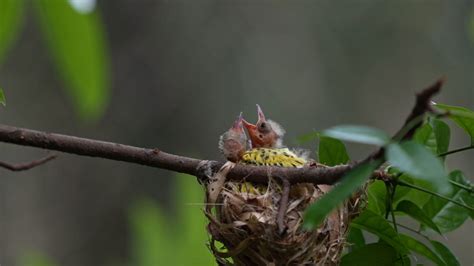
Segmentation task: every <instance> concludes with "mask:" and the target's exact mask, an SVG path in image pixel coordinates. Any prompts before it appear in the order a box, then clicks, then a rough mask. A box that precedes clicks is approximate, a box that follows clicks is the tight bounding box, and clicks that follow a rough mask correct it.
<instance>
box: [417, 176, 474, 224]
mask: <svg viewBox="0 0 474 266" xmlns="http://www.w3.org/2000/svg"><path fill="white" fill-rule="evenodd" d="M449 178H450V179H451V180H453V181H456V182H458V183H461V184H465V185H467V184H469V182H468V180H467V179H466V177H465V176H464V175H463V173H462V172H461V171H458V170H457V171H453V172H451V173H450V175H449ZM444 195H445V196H447V197H449V198H450V199H452V200H454V201H458V202H462V203H464V204H466V205H468V206H471V207H474V197H473V196H472V195H470V194H469V192H468V191H466V190H464V189H462V188H459V187H456V186H454V187H453V189H452V191H451V192H450V193H445V194H444ZM423 211H424V212H425V213H426V215H427V216H428V217H429V218H430V219H431V220H432V221H433V222H434V223H435V224H436V225H437V226H438V228H439V229H440V231H441V232H443V233H445V232H449V231H452V230H454V229H456V228H458V227H459V226H461V225H462V224H463V223H464V222H465V221H466V219H467V218H468V217H469V215H470V211H469V210H467V209H465V208H463V207H461V206H459V205H456V204H454V203H452V202H450V201H447V200H445V199H442V198H439V197H436V196H431V197H430V199H429V201H428V202H427V203H426V204H425V205H424V206H423Z"/></svg>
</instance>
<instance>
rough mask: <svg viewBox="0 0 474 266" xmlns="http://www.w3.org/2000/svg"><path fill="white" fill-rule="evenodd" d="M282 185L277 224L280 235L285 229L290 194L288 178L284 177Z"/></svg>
mask: <svg viewBox="0 0 474 266" xmlns="http://www.w3.org/2000/svg"><path fill="white" fill-rule="evenodd" d="M282 186H283V188H282V192H281V199H280V206H279V207H278V214H277V225H278V232H279V233H280V235H281V234H283V232H284V231H285V214H286V211H287V210H288V197H289V195H290V182H289V181H288V179H286V178H282Z"/></svg>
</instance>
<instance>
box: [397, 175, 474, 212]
mask: <svg viewBox="0 0 474 266" xmlns="http://www.w3.org/2000/svg"><path fill="white" fill-rule="evenodd" d="M397 183H398V184H399V185H400V186H405V187H409V188H413V189H416V190H419V191H422V192H425V193H428V194H431V195H433V196H436V197H439V198H442V199H444V200H447V201H449V202H452V203H454V204H456V205H458V206H461V207H463V208H466V209H468V210H470V211H474V208H472V207H470V206H467V205H465V204H462V203H461V202H458V201H455V200H453V199H450V198H448V197H446V196H444V195H441V194H439V193H436V192H433V191H430V190H427V189H425V188H422V187H419V186H416V185H413V184H410V183H406V182H405V181H403V180H397Z"/></svg>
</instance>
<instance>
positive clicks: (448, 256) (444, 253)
mask: <svg viewBox="0 0 474 266" xmlns="http://www.w3.org/2000/svg"><path fill="white" fill-rule="evenodd" d="M430 243H431V245H432V246H433V247H434V248H435V250H436V253H437V254H438V255H439V256H440V257H441V259H443V261H444V262H445V264H446V265H450V266H457V265H461V264H460V263H459V261H458V259H457V258H456V256H454V254H453V253H452V252H451V250H449V248H447V247H446V246H445V245H443V244H442V243H440V242H438V241H435V240H430Z"/></svg>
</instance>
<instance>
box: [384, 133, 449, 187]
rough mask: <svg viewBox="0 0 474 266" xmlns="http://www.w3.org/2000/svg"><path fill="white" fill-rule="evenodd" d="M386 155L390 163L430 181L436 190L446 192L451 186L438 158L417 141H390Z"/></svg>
mask: <svg viewBox="0 0 474 266" xmlns="http://www.w3.org/2000/svg"><path fill="white" fill-rule="evenodd" d="M386 157H387V160H388V162H389V163H390V164H392V165H393V166H395V167H397V168H398V169H400V170H401V171H404V172H406V173H408V174H409V175H410V176H412V177H414V178H418V179H421V180H426V181H428V182H430V183H432V184H433V187H434V188H435V189H436V190H437V191H443V192H446V191H449V189H450V188H451V186H450V184H449V182H448V179H447V178H446V173H445V170H444V167H443V164H442V163H441V161H440V160H439V158H437V157H436V156H435V155H434V154H433V153H431V152H430V151H429V150H427V149H426V148H425V147H423V146H422V145H420V144H419V143H416V142H414V141H406V142H402V143H400V144H398V143H391V144H389V145H388V146H387V149H386Z"/></svg>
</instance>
